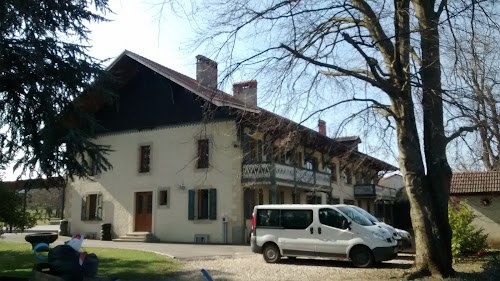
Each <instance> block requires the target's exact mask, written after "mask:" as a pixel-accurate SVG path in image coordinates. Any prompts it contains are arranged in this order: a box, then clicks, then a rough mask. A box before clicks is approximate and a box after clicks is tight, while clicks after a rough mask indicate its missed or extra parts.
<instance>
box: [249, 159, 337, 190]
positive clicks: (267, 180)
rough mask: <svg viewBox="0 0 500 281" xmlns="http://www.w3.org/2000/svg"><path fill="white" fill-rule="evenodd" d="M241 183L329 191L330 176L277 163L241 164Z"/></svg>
mask: <svg viewBox="0 0 500 281" xmlns="http://www.w3.org/2000/svg"><path fill="white" fill-rule="evenodd" d="M242 182H243V183H245V184H247V185H253V184H265V185H268V184H271V183H272V182H275V183H276V184H277V185H284V186H292V187H294V186H296V187H304V188H311V187H319V188H325V189H330V188H331V185H330V174H328V173H322V172H318V171H312V170H307V169H303V168H297V167H294V166H289V165H284V164H278V163H256V164H243V173H242Z"/></svg>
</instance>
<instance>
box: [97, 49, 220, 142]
mask: <svg viewBox="0 0 500 281" xmlns="http://www.w3.org/2000/svg"><path fill="white" fill-rule="evenodd" d="M123 59H126V60H128V61H127V62H126V64H127V67H126V68H122V70H123V75H120V74H118V77H119V79H120V77H121V80H122V81H123V80H125V81H123V82H122V85H121V87H119V90H118V92H117V93H116V95H117V99H116V101H115V103H114V104H109V105H106V106H104V107H103V108H102V109H101V110H100V111H98V112H97V114H96V116H97V119H98V122H99V123H100V124H101V125H102V126H103V128H104V132H114V131H124V130H142V129H150V128H155V127H159V126H165V125H173V124H181V123H192V122H200V121H202V120H203V116H204V114H206V110H204V107H203V106H204V104H205V103H206V101H205V100H203V99H202V98H200V97H198V96H196V95H195V94H193V93H191V92H190V91H188V90H186V89H184V88H183V87H182V86H180V85H178V84H176V83H174V82H172V81H170V80H168V79H167V78H165V77H163V76H161V75H159V74H158V73H156V72H154V71H152V70H151V69H149V68H147V67H145V66H142V65H140V64H138V63H136V62H135V61H134V62H133V63H131V62H130V61H132V60H131V59H130V58H123ZM133 64H135V65H134V66H132V65H133ZM131 73H133V74H131ZM213 110H214V112H213V113H214V114H213V115H212V116H211V119H212V120H213V119H216V120H217V119H219V120H220V119H228V118H229V116H228V115H227V114H226V113H225V110H222V109H221V108H214V109H213Z"/></svg>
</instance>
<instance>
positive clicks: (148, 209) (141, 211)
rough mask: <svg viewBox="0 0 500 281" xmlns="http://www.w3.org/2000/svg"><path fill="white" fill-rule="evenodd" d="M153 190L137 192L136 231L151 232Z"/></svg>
mask: <svg viewBox="0 0 500 281" xmlns="http://www.w3.org/2000/svg"><path fill="white" fill-rule="evenodd" d="M152 219H153V192H136V193H135V229H134V230H135V231H145V232H151V222H152Z"/></svg>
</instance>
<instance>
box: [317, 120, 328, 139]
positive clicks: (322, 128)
mask: <svg viewBox="0 0 500 281" xmlns="http://www.w3.org/2000/svg"><path fill="white" fill-rule="evenodd" d="M318 131H319V133H320V134H322V135H323V136H326V122H325V121H323V120H321V119H319V120H318Z"/></svg>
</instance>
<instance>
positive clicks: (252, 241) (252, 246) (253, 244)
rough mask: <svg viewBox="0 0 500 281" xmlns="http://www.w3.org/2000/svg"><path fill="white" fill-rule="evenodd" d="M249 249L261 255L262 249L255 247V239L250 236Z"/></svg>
mask: <svg viewBox="0 0 500 281" xmlns="http://www.w3.org/2000/svg"><path fill="white" fill-rule="evenodd" d="M250 247H251V249H252V252H254V253H257V254H261V253H262V247H261V246H258V245H257V237H256V236H253V235H252V236H250Z"/></svg>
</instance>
